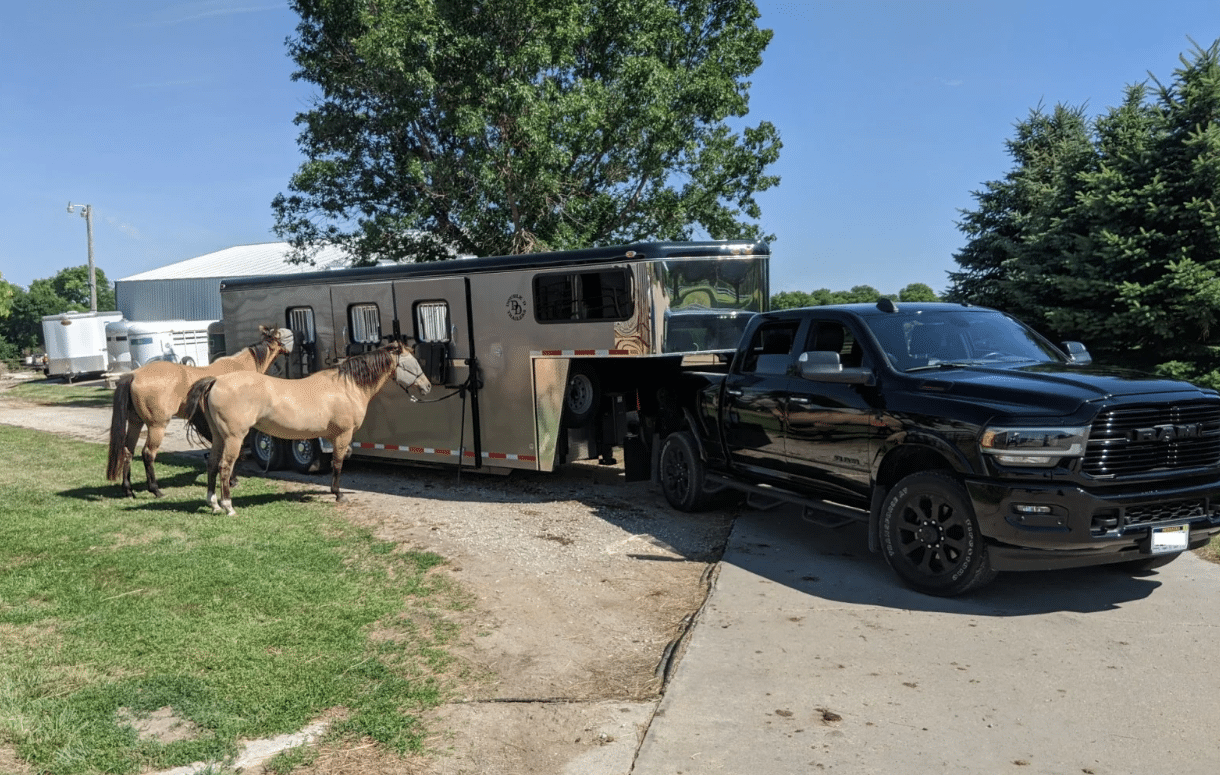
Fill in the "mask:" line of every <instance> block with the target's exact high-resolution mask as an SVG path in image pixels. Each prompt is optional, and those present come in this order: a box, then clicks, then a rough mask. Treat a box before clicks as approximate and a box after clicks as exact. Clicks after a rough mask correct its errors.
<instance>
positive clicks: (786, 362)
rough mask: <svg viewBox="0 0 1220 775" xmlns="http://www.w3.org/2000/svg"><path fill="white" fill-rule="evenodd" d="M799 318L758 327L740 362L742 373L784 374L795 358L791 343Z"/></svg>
mask: <svg viewBox="0 0 1220 775" xmlns="http://www.w3.org/2000/svg"><path fill="white" fill-rule="evenodd" d="M799 327H800V321H799V320H783V321H777V322H776V323H773V324H768V325H764V326H761V327H759V329H758V330H757V331H755V332H754V336H753V337H752V338H751V340H750V346H749V348H748V349H747V350H746V352H745V360H744V361H743V362H742V365H741V370H742V372H743V373H756V374H786V373H787V372H788V369H789V367H790V366H791V365H792V363H793V362H794V360H795V358H796V354H795V353H794V352H793V347H792V346H793V344H794V343H795V342H796V332H797V329H798V328H799Z"/></svg>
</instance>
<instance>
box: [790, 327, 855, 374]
mask: <svg viewBox="0 0 1220 775" xmlns="http://www.w3.org/2000/svg"><path fill="white" fill-rule="evenodd" d="M810 350H813V351H821V352H835V353H838V354H839V363H841V364H842V365H843V368H853V367H856V366H862V365H863V361H864V351H863V350H862V349H861V348H860V342H859V340H857V339H856V337H855V335H854V334H852V332H851V329H850V328H848V327H847V326H845V325H843V324H842V323H838V322H835V321H829V320H822V321H816V322H813V323H811V324H810V326H809V333H808V335H807V336H806V341H805V349H804V350H803V351H802V352H807V351H810Z"/></svg>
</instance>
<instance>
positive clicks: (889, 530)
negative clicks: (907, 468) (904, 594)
mask: <svg viewBox="0 0 1220 775" xmlns="http://www.w3.org/2000/svg"><path fill="white" fill-rule="evenodd" d="M880 528H881V530H880V532H881V551H882V553H883V554H884V555H885V559H886V562H888V563H889V564H890V567H891V568H893V569H894V572H895V573H897V574H898V576H899V577H901V578H902V580H903V581H904V582H906V584H907V585H908V586H910V587H911V588H912V589H915V590H917V591H919V592H923V593H924V594H926V595H937V596H939V597H952V596H954V595H961V594H964V593H966V592H969V591H971V590H975V589H978V588H979V587H982V586H983V585H985V584H987V583H988V582H990V581H991V580H992V579H994V578H995V576H996V572H995V570H993V569H992V567H991V562H990V561H989V559H988V557H987V545H986V543H984V541H983V536H982V534H981V533H980V532H979V526H978V520H976V519H975V516H974V509H973V507H972V506H971V505H970V498H969V496H968V495H967V494H966V490H965V489H964V488H963V487H962V486H961V485H960V484H959V483H958V482H957V481H956V480H954V479H952V478H951V477H949V476H946V475H945V474H940V473H924V474H913V475H911V476H908V477H906V478H905V479H903V480H902V481H900V482H898V484H897V485H895V486H894V488H893V489H892V490H890V492H889V494H887V495H886V498H885V502H884V503H883V504H882V507H881V525H880Z"/></svg>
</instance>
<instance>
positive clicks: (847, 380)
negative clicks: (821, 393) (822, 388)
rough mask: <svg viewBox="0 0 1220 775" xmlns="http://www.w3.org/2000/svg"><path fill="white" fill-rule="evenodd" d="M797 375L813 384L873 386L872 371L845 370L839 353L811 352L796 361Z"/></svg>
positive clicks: (805, 353)
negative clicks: (832, 383)
mask: <svg viewBox="0 0 1220 775" xmlns="http://www.w3.org/2000/svg"><path fill="white" fill-rule="evenodd" d="M796 373H797V374H798V375H800V376H801V378H803V379H807V380H810V381H811V382H837V383H844V384H849V385H871V384H873V371H872V369H866V368H863V367H860V368H849V369H845V368H843V363H842V361H840V360H839V354H838V353H837V352H829V351H825V350H810V351H809V352H803V353H801V356H800V357H799V358H797V359H796Z"/></svg>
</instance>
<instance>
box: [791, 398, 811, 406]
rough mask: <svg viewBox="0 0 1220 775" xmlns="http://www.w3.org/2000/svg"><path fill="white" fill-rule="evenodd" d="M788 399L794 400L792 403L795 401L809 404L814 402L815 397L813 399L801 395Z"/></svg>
mask: <svg viewBox="0 0 1220 775" xmlns="http://www.w3.org/2000/svg"><path fill="white" fill-rule="evenodd" d="M788 400H789V401H791V402H792V403H794V404H805V405H809V404H812V403H813V399H811V398H802V397H800V396H792V397H790V398H789V399H788Z"/></svg>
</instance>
